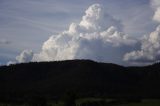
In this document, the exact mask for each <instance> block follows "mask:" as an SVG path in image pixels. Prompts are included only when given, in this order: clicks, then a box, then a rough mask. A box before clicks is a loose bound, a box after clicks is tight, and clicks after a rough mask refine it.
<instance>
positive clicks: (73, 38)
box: [16, 4, 137, 62]
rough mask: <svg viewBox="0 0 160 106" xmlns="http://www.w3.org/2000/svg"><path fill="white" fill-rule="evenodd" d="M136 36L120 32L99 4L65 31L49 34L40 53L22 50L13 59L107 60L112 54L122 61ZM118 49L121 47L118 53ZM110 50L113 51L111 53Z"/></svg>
mask: <svg viewBox="0 0 160 106" xmlns="http://www.w3.org/2000/svg"><path fill="white" fill-rule="evenodd" d="M136 43H137V41H136V40H135V39H132V38H131V37H130V36H128V35H126V34H125V33H123V32H122V25H121V23H120V21H119V20H116V19H114V18H113V17H112V16H110V15H109V14H106V13H105V12H104V10H103V7H102V6H101V5H100V4H93V5H91V6H90V7H89V8H88V9H87V10H86V11H85V15H84V16H83V17H82V20H81V21H80V22H79V23H78V24H77V23H72V24H71V25H70V26H69V28H68V30H66V31H63V32H61V33H60V34H58V35H52V36H51V37H50V38H49V39H48V40H47V41H45V42H44V44H43V46H42V50H41V51H40V52H39V53H34V54H33V53H32V52H28V51H24V52H22V53H21V54H20V56H18V57H17V58H16V59H17V61H18V62H26V60H27V61H29V59H30V61H54V60H68V59H92V60H95V61H103V62H104V61H105V62H107V61H109V58H111V57H113V58H114V56H112V55H115V56H117V60H119V59H120V60H122V59H123V55H124V53H125V52H126V51H128V49H126V48H127V47H128V48H130V46H133V45H135V44H136ZM120 48H121V49H123V50H124V51H123V50H122V51H121V52H122V53H119V52H118V51H120ZM112 52H113V53H112ZM113 58H112V59H113Z"/></svg>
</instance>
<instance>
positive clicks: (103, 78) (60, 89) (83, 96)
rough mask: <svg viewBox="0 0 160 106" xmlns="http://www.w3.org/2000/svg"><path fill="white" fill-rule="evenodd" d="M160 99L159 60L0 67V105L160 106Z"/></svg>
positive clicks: (50, 63)
mask: <svg viewBox="0 0 160 106" xmlns="http://www.w3.org/2000/svg"><path fill="white" fill-rule="evenodd" d="M153 99H154V100H153ZM159 99H160V64H159V63H156V64H153V65H150V66H144V67H123V66H119V65H116V64H110V63H97V62H94V61H90V60H68V61H60V62H40V63H37V62H34V63H23V64H17V65H10V66H1V67H0V106H7V105H6V104H8V106H13V105H15V106H21V105H23V106H75V105H78V106H135V105H136V106H151V105H146V104H154V103H155V104H157V105H154V106H159V105H160V101H159ZM148 101H149V102H148ZM18 104H19V105H18Z"/></svg>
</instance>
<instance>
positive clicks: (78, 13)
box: [0, 0, 160, 65]
mask: <svg viewBox="0 0 160 106" xmlns="http://www.w3.org/2000/svg"><path fill="white" fill-rule="evenodd" d="M159 24H160V1H159V0H69V1H67V0H0V64H1V65H4V64H14V63H23V62H31V61H38V62H39V61H57V60H71V59H91V60H94V61H98V62H107V63H116V64H120V65H146V64H152V63H154V62H158V61H159V60H160V26H159Z"/></svg>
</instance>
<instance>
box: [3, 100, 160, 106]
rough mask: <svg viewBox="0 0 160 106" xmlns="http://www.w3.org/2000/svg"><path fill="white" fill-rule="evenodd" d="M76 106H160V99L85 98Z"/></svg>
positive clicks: (59, 105) (8, 105)
mask: <svg viewBox="0 0 160 106" xmlns="http://www.w3.org/2000/svg"><path fill="white" fill-rule="evenodd" d="M0 106H31V105H29V104H27V103H26V104H13V103H1V104H0ZM32 106H65V105H64V101H59V102H58V103H54V102H52V101H50V102H47V105H32ZM76 106H160V99H143V100H140V101H138V102H137V101H136V102H134V101H128V100H126V101H125V100H116V99H101V98H84V99H78V100H76Z"/></svg>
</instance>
